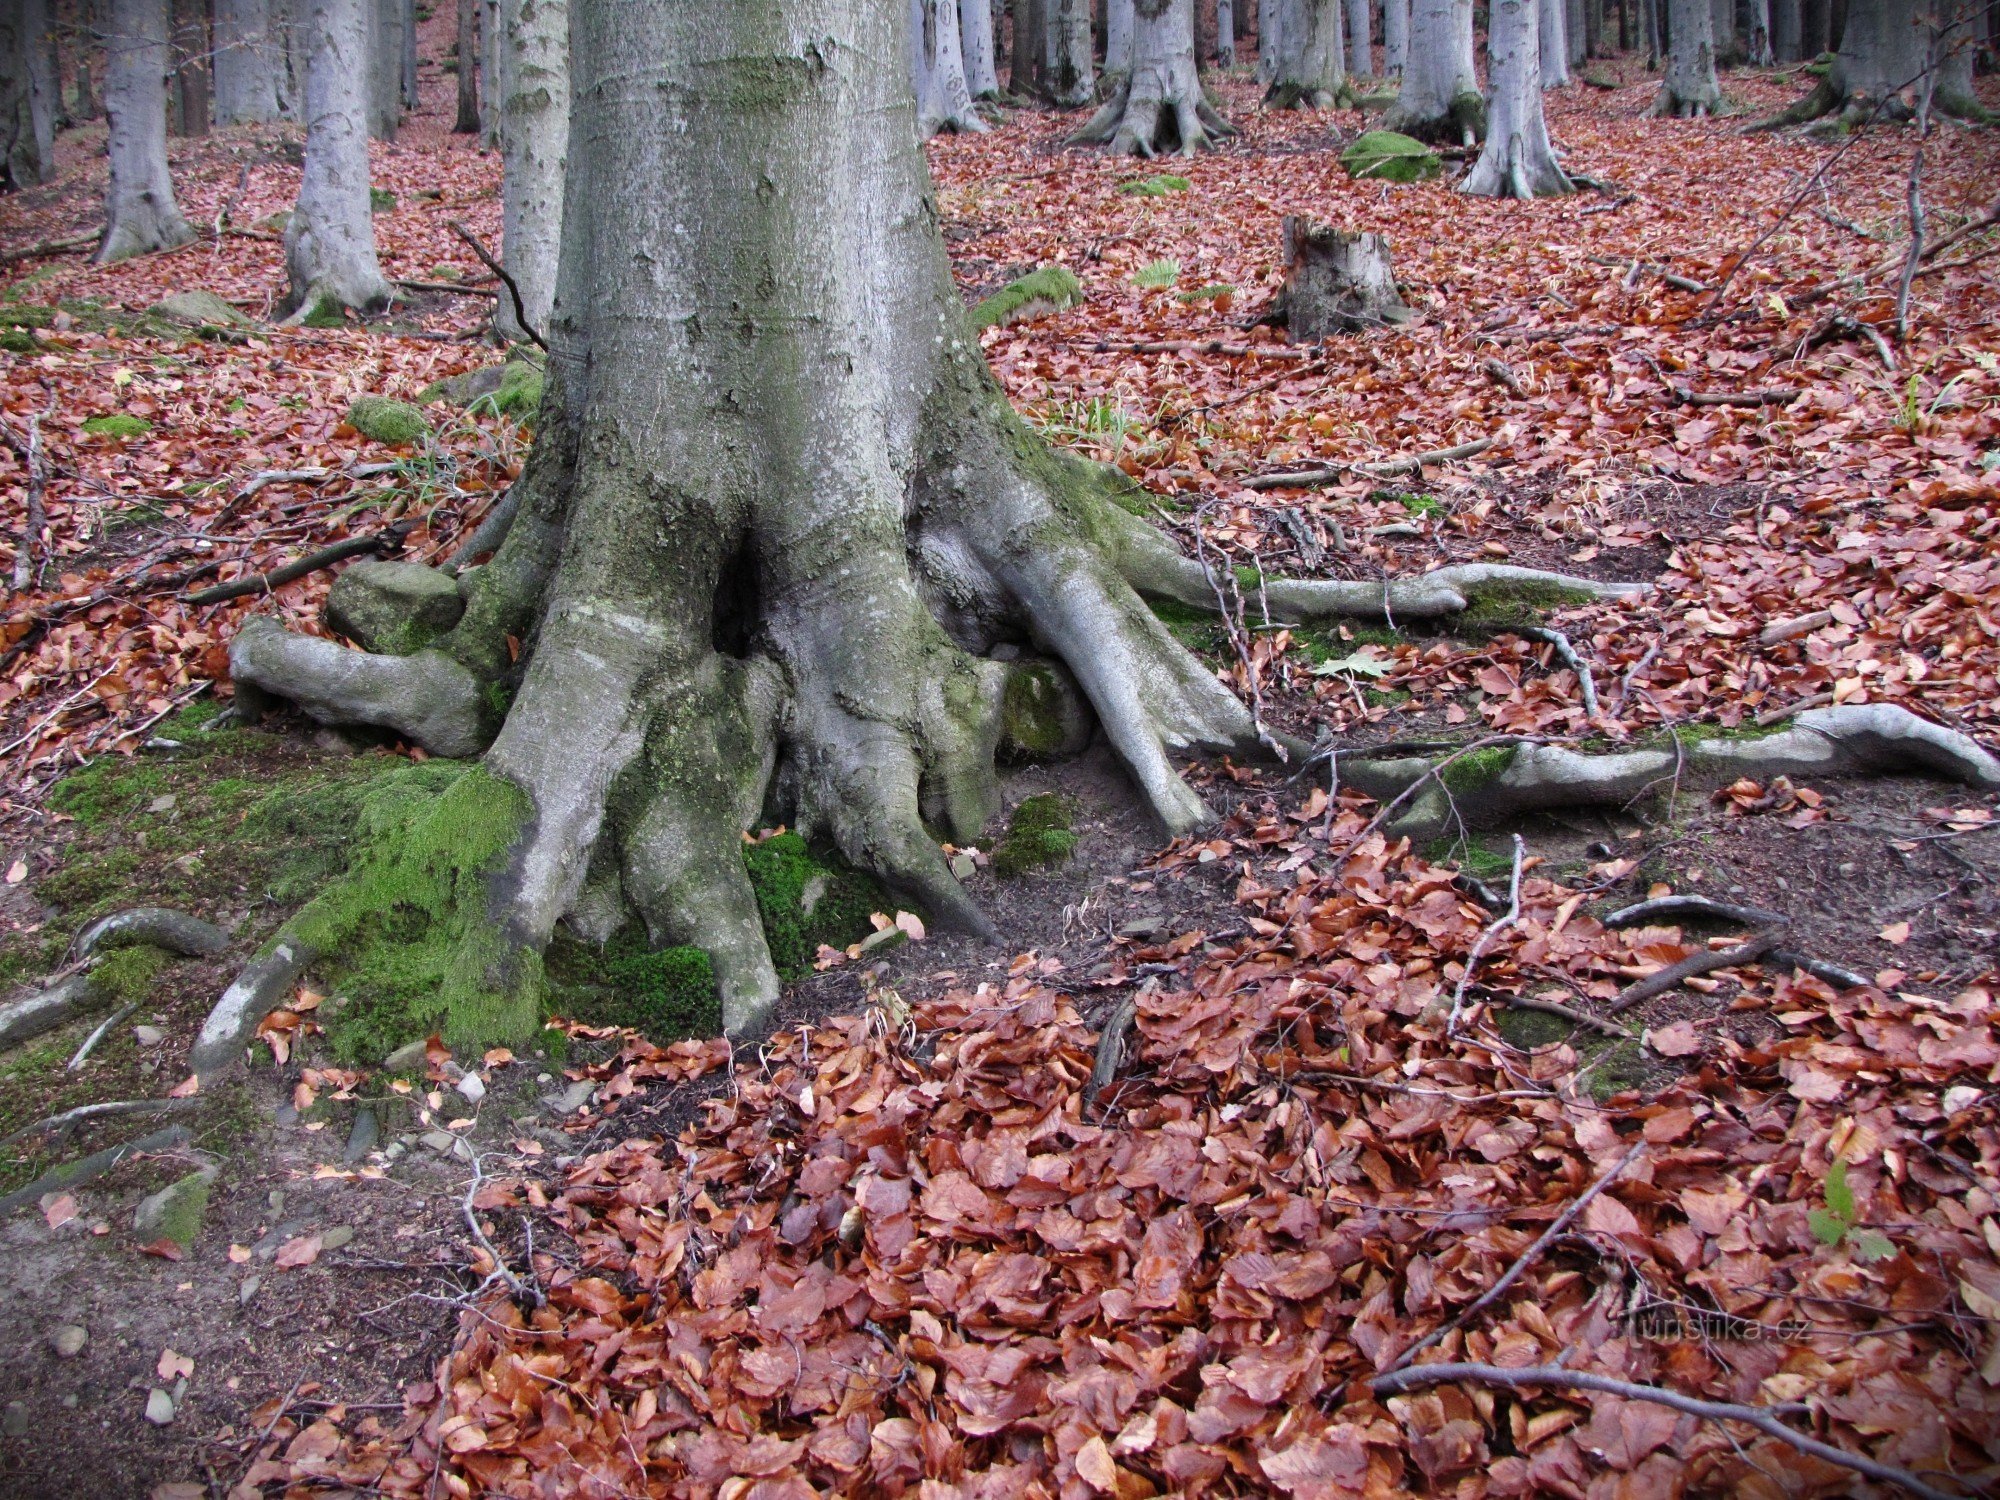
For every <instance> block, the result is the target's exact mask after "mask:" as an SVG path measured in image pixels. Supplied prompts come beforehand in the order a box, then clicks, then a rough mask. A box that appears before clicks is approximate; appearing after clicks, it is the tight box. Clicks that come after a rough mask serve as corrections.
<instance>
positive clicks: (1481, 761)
mask: <svg viewBox="0 0 2000 1500" xmlns="http://www.w3.org/2000/svg"><path fill="white" fill-rule="evenodd" d="M1513 763H1514V746H1512V745H1488V746H1487V747H1486V748H1485V749H1484V750H1469V751H1467V752H1466V753H1465V754H1463V755H1461V756H1459V757H1458V759H1457V760H1454V761H1452V762H1451V764H1449V765H1447V766H1446V767H1445V768H1444V769H1443V770H1442V771H1440V772H1438V780H1440V781H1442V782H1443V783H1444V784H1445V789H1446V790H1447V791H1452V792H1473V791H1477V790H1478V789H1479V788H1480V787H1483V786H1485V785H1486V784H1487V783H1488V782H1490V781H1492V780H1493V779H1494V778H1495V777H1497V776H1499V775H1500V774H1501V773H1502V772H1504V771H1505V770H1506V769H1507V767H1509V766H1511V765H1512V764H1513ZM1507 868H1508V869H1509V870H1512V869H1513V868H1514V864H1513V860H1512V859H1511V858H1510V859H1509V860H1508V862H1507Z"/></svg>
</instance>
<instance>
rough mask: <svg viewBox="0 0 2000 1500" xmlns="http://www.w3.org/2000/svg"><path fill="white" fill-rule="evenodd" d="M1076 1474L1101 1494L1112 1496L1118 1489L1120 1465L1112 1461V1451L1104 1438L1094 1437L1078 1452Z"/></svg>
mask: <svg viewBox="0 0 2000 1500" xmlns="http://www.w3.org/2000/svg"><path fill="white" fill-rule="evenodd" d="M1076 1474H1077V1478H1079V1479H1081V1480H1082V1481H1083V1482H1084V1483H1085V1484H1087V1485H1089V1486H1090V1487H1091V1488H1092V1489H1094V1490H1096V1491H1098V1492H1099V1493H1101V1494H1106V1495H1108V1494H1110V1493H1111V1492H1112V1491H1113V1490H1115V1489H1117V1488H1118V1465H1117V1464H1116V1463H1115V1462H1114V1461H1113V1460H1112V1457H1111V1450H1110V1448H1109V1447H1107V1446H1106V1445H1105V1442H1104V1439H1103V1438H1102V1437H1093V1438H1091V1440H1090V1441H1089V1442H1087V1443H1085V1444H1084V1445H1083V1446H1082V1447H1081V1448H1079V1449H1077V1451H1076Z"/></svg>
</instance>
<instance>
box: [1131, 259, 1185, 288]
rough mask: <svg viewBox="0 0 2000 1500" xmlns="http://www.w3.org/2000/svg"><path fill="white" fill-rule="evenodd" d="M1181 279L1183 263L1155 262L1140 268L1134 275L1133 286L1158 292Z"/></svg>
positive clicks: (1174, 261)
mask: <svg viewBox="0 0 2000 1500" xmlns="http://www.w3.org/2000/svg"><path fill="white" fill-rule="evenodd" d="M1180 278H1181V263H1180V262H1179V261H1177V260H1155V261H1149V262H1148V263H1147V264H1145V265H1143V266H1141V267H1139V269H1138V270H1136V271H1134V272H1133V273H1132V284H1133V285H1134V286H1137V287H1143V288H1145V289H1146V290H1147V291H1149V292H1150V291H1158V290H1160V289H1162V288H1164V287H1170V286H1172V285H1173V284H1174V283H1175V282H1176V281H1179V280H1180Z"/></svg>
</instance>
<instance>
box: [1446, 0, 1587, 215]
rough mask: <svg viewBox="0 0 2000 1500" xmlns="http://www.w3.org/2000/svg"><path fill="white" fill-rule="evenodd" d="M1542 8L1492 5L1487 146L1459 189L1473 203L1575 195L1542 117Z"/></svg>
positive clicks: (1526, 3)
mask: <svg viewBox="0 0 2000 1500" xmlns="http://www.w3.org/2000/svg"><path fill="white" fill-rule="evenodd" d="M1540 8H1541V7H1539V6H1538V5H1537V4H1536V0H1493V9H1492V12H1491V15H1490V19H1489V20H1488V23H1487V25H1488V28H1489V29H1488V31H1487V77H1488V79H1489V81H1490V84H1491V88H1492V99H1491V101H1490V102H1489V104H1488V106H1487V108H1488V114H1487V123H1486V145H1485V148H1484V149H1483V150H1481V151H1480V153H1479V160H1478V161H1477V162H1476V163H1474V164H1473V168H1472V170H1471V171H1470V172H1468V173H1467V174H1466V176H1465V180H1464V181H1463V182H1462V183H1460V184H1459V191H1460V192H1462V193H1469V194H1471V195H1472V196H1473V197H1475V198H1555V197H1560V196H1561V195H1562V194H1564V193H1571V192H1574V191H1576V189H1575V186H1574V185H1573V184H1572V183H1571V182H1570V180H1569V178H1568V177H1567V176H1565V175H1564V173H1563V169H1562V167H1561V166H1559V165H1558V164H1557V162H1556V155H1555V151H1554V149H1553V148H1551V146H1550V145H1549V128H1548V123H1547V121H1546V120H1545V119H1544V118H1543V115H1542V64H1541V56H1540V51H1541V23H1540V21H1539V18H1538V16H1537V14H1536V12H1537V11H1538V9H1540Z"/></svg>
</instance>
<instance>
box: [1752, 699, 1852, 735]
mask: <svg viewBox="0 0 2000 1500" xmlns="http://www.w3.org/2000/svg"><path fill="white" fill-rule="evenodd" d="M1831 702H1833V694H1832V693H1831V692H1824V693H1812V694H1809V695H1808V696H1806V697H1804V698H1801V699H1799V700H1798V701H1797V702H1796V703H1787V704H1786V705H1785V706H1784V707H1783V708H1771V709H1766V710H1765V711H1764V712H1763V713H1761V714H1759V715H1757V727H1758V728H1759V729H1769V728H1770V727H1771V726H1772V725H1773V724H1782V723H1783V722H1784V721H1785V720H1786V719H1789V718H1790V717H1791V716H1792V715H1793V714H1802V713H1804V712H1805V711H1806V710H1807V709H1809V708H1824V707H1826V705H1827V704H1829V703H1831Z"/></svg>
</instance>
